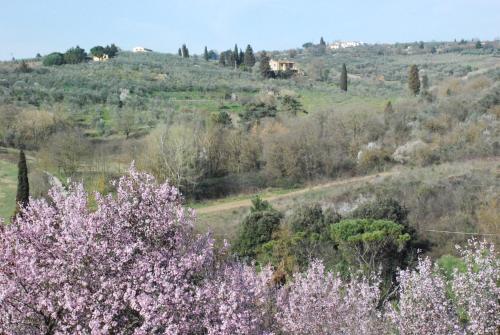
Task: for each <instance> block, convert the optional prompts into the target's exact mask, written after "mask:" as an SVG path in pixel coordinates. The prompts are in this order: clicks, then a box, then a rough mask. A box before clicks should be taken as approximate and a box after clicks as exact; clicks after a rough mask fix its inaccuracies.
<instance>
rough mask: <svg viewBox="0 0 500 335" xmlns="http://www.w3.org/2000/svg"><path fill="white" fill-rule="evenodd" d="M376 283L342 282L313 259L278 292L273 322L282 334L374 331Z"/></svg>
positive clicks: (362, 334) (377, 323) (361, 334)
mask: <svg viewBox="0 0 500 335" xmlns="http://www.w3.org/2000/svg"><path fill="white" fill-rule="evenodd" d="M379 299H380V290H379V282H378V281H375V282H372V283H370V282H369V281H368V280H366V279H363V278H353V280H351V281H350V282H344V281H343V280H342V279H341V278H340V276H336V275H334V274H333V273H331V272H325V267H324V265H323V264H322V263H321V262H318V261H316V262H313V263H312V264H311V266H310V267H309V269H308V270H307V271H306V272H305V273H304V274H296V275H295V276H294V280H293V283H292V284H291V285H290V286H289V287H285V288H283V289H282V290H281V292H280V294H279V295H278V300H277V305H278V314H277V321H278V323H279V325H280V326H281V329H282V330H283V331H284V333H285V334H292V335H303V334H310V335H322V334H353V335H357V334H359V335H365V334H376V333H377V332H378V331H379V327H380V326H381V322H380V313H379V312H378V311H377V309H376V307H377V303H378V301H379Z"/></svg>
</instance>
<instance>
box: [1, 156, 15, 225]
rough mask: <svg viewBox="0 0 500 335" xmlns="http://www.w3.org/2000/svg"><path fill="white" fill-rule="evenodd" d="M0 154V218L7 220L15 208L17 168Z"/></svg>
mask: <svg viewBox="0 0 500 335" xmlns="http://www.w3.org/2000/svg"><path fill="white" fill-rule="evenodd" d="M3 156H4V155H1V154H0V204H2V205H1V206H0V218H3V219H4V220H6V221H7V220H8V219H9V218H10V217H11V216H12V214H13V213H14V209H15V207H16V204H15V203H16V202H15V199H16V186H17V166H16V165H15V164H14V163H12V161H10V160H7V159H5V158H4V157H3Z"/></svg>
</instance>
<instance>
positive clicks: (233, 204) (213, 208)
mask: <svg viewBox="0 0 500 335" xmlns="http://www.w3.org/2000/svg"><path fill="white" fill-rule="evenodd" d="M455 163H458V162H455ZM461 163H473V164H479V165H481V164H486V166H489V165H490V164H492V165H496V164H500V157H489V158H476V159H470V160H465V161H462V162H461ZM400 168H401V166H395V167H394V168H393V169H392V170H389V171H386V172H380V173H377V174H372V175H368V176H360V177H353V178H348V179H342V180H334V181H331V182H327V183H324V184H320V185H316V186H311V187H305V188H302V189H300V190H296V191H291V192H289V193H285V194H276V195H271V196H263V197H262V198H263V199H264V200H267V201H274V200H278V199H284V198H290V197H294V196H297V195H301V194H304V193H307V192H311V191H317V190H321V189H325V188H329V187H335V186H344V185H349V184H355V183H361V182H365V183H370V182H373V181H375V180H377V179H379V178H385V177H388V176H395V175H397V174H399V173H400V172H401V170H400ZM496 170H497V172H498V173H500V166H497V167H496ZM251 205H252V202H251V199H244V200H235V201H230V202H227V203H221V204H214V205H209V206H206V207H200V208H197V209H196V213H198V214H210V213H214V212H219V211H227V210H232V209H237V208H241V207H250V206H251Z"/></svg>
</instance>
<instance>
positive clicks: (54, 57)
mask: <svg viewBox="0 0 500 335" xmlns="http://www.w3.org/2000/svg"><path fill="white" fill-rule="evenodd" d="M42 63H43V65H45V66H53V65H62V64H64V55H63V54H62V53H60V52H53V53H51V54H48V55H47V56H45V57H44V58H43V62H42Z"/></svg>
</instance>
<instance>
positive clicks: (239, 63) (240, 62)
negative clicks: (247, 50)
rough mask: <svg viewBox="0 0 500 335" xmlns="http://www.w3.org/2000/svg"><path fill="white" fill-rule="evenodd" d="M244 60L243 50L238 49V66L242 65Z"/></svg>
mask: <svg viewBox="0 0 500 335" xmlns="http://www.w3.org/2000/svg"><path fill="white" fill-rule="evenodd" d="M244 60H245V54H244V53H243V50H241V49H240V54H239V55H238V65H241V64H243V62H244Z"/></svg>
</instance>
